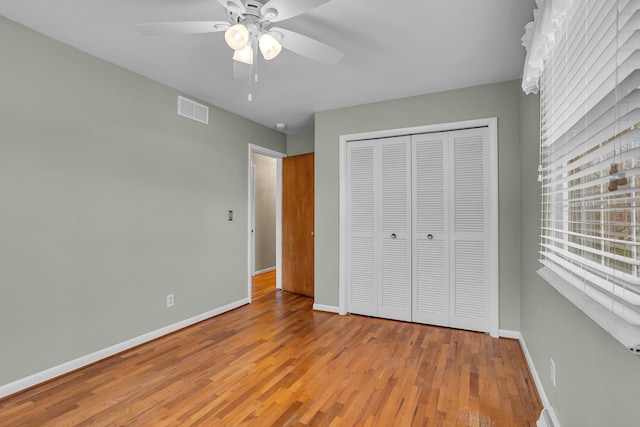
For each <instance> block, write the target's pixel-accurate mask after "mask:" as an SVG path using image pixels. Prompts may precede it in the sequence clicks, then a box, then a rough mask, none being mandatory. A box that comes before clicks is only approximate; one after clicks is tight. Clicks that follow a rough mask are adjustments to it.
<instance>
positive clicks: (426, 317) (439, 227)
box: [412, 132, 450, 326]
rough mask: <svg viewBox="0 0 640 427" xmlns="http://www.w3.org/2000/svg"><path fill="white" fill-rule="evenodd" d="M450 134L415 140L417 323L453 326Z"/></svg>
mask: <svg viewBox="0 0 640 427" xmlns="http://www.w3.org/2000/svg"><path fill="white" fill-rule="evenodd" d="M448 141H449V133H447V132H442V133H432V134H424V135H415V136H413V137H412V146H413V197H412V200H413V226H414V233H413V313H412V314H413V321H414V322H419V323H427V324H430V325H439V326H449V322H450V320H449V308H450V304H449V294H450V291H449V204H448V203H447V191H446V189H447V187H448V185H449V183H448V174H447V173H446V168H445V165H448V155H447V148H448V145H449V144H448Z"/></svg>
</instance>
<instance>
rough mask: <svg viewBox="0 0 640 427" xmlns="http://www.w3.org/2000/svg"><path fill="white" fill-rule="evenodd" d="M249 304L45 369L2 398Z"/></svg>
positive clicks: (5, 390) (11, 386)
mask: <svg viewBox="0 0 640 427" xmlns="http://www.w3.org/2000/svg"><path fill="white" fill-rule="evenodd" d="M249 302H250V301H249V299H247V298H243V299H241V300H238V301H235V302H232V303H230V304H227V305H225V306H222V307H219V308H216V309H213V310H210V311H207V312H206V313H202V314H199V315H197V316H193V317H190V318H188V319H186V320H183V321H180V322H177V323H174V324H172V325H168V326H165V327H163V328H160V329H156V330H155V331H151V332H148V333H146V334H144V335H140V336H138V337H135V338H131V339H129V340H127V341H123V342H121V343H118V344H115V345H112V346H110V347H107V348H104V349H102V350H98V351H96V352H94V353H91V354H87V355H85V356H81V357H78V358H77V359H73V360H70V361H68V362H65V363H62V364H60V365H58V366H54V367H52V368H49V369H45V370H44V371H40V372H37V373H35V374H33V375H29V376H28V377H25V378H21V379H19V380H16V381H13V382H11V383H8V384H4V385H2V386H0V398H3V397H5V396H9V395H11V394H14V393H18V392H19V391H22V390H25V389H27V388H29V387H33V386H35V385H37V384H40V383H43V382H45V381H49V380H52V379H54V378H56V377H59V376H61V375H64V374H68V373H69V372H72V371H75V370H77V369H80V368H82V367H84V366H87V365H90V364H92V363H95V362H98V361H100V360H102V359H106V358H107V357H110V356H113V355H114V354H118V353H122V352H123V351H126V350H128V349H130V348H133V347H135V346H138V345H140V344H144V343H146V342H149V341H151V340H154V339H156V338H159V337H162V336H164V335H167V334H170V333H172V332H175V331H177V330H179V329H183V328H186V327H187V326H191V325H193V324H196V323H198V322H202V321H203V320H207V319H209V318H211V317H215V316H218V315H220V314H222V313H225V312H227V311H230V310H233V309H236V308H238V307H240V306H243V305H245V304H248V303H249Z"/></svg>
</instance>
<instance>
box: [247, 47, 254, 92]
mask: <svg viewBox="0 0 640 427" xmlns="http://www.w3.org/2000/svg"><path fill="white" fill-rule="evenodd" d="M251 59H252V61H251V62H250V63H249V96H248V97H247V99H248V100H249V102H251V101H253V96H251V80H252V79H251V74H253V67H254V63H255V61H254V59H255V56H254V57H253V58H251Z"/></svg>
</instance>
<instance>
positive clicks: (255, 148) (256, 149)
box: [247, 144, 287, 301]
mask: <svg viewBox="0 0 640 427" xmlns="http://www.w3.org/2000/svg"><path fill="white" fill-rule="evenodd" d="M253 153H257V154H262V155H263V156H268V157H272V158H274V159H276V288H277V289H282V159H283V158H285V157H287V155H286V154H284V153H280V152H279V151H274V150H270V149H269V148H265V147H261V146H259V145H255V144H249V150H248V161H247V165H248V171H247V175H248V176H247V187H248V188H247V190H248V191H247V199H248V200H247V208H248V209H247V212H248V215H247V222H248V225H247V298H248V299H249V301H251V293H252V291H253V290H252V286H251V285H252V280H251V279H252V278H253V273H254V272H253V271H252V270H253V266H252V260H253V256H254V254H253V253H252V250H253V245H252V235H251V229H252V224H251V220H252V212H253V210H254V201H253V200H252V194H253V193H252V192H253V191H254V189H253V188H252V186H253V184H254V183H253V182H252V179H251V165H252V162H251V157H252V156H251V155H252V154H253Z"/></svg>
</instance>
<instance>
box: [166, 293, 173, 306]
mask: <svg viewBox="0 0 640 427" xmlns="http://www.w3.org/2000/svg"><path fill="white" fill-rule="evenodd" d="M173 303H174V300H173V294H169V295H167V308H169V307H173Z"/></svg>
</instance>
